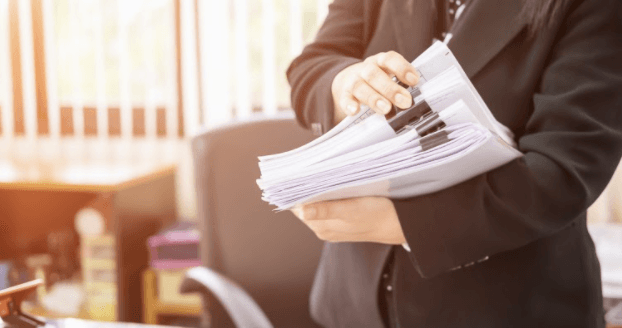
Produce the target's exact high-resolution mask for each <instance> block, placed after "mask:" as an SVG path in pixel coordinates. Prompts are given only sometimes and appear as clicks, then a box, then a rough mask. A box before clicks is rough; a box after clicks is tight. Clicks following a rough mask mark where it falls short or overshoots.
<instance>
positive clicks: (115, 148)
mask: <svg viewBox="0 0 622 328" xmlns="http://www.w3.org/2000/svg"><path fill="white" fill-rule="evenodd" d="M5 142H7V143H8V144H4V143H5ZM71 142H75V140H60V141H58V144H55V143H51V142H50V143H45V142H44V141H41V140H40V141H37V143H29V142H28V140H22V139H15V140H10V141H0V149H3V150H6V151H3V152H2V153H0V171H1V172H2V174H0V208H2V211H3V218H2V220H3V222H6V223H8V224H7V225H6V227H7V229H0V259H4V258H9V257H10V258H13V257H14V256H15V254H24V253H41V252H43V251H45V243H46V239H47V234H48V232H49V231H53V230H58V229H62V228H73V227H74V216H75V214H76V213H77V211H78V210H79V209H81V208H83V207H84V206H86V205H88V204H89V202H91V201H93V200H94V199H96V198H98V197H107V199H109V202H108V204H107V209H108V212H107V213H106V214H105V215H104V217H105V220H106V222H105V223H106V232H107V233H110V234H112V235H113V236H114V238H115V241H116V244H115V254H116V260H115V261H116V271H117V282H116V285H117V302H118V303H117V305H116V307H117V311H118V312H117V313H118V316H117V319H119V320H124V321H133V322H139V321H140V320H141V317H142V315H141V311H142V306H141V300H140V298H141V295H142V292H141V283H140V281H141V278H140V277H141V275H140V274H141V272H142V271H143V270H144V269H146V268H147V267H148V261H149V255H148V250H147V246H146V240H147V237H148V236H150V235H152V234H154V233H156V232H157V231H158V230H159V229H161V228H162V227H163V226H165V225H167V224H170V223H171V222H170V221H171V220H172V219H173V218H174V217H175V215H176V208H175V172H176V164H175V162H173V161H171V160H170V159H167V158H166V156H164V154H166V153H167V152H171V149H172V148H173V147H170V145H171V144H170V143H169V141H162V142H157V143H147V142H142V141H140V140H134V141H123V140H119V141H118V142H117V141H115V140H109V142H106V143H105V145H102V144H101V143H99V141H98V140H96V139H95V140H81V141H79V142H81V143H82V145H81V146H79V147H77V146H76V145H75V144H72V143H71ZM44 146H45V147H49V148H50V149H45V150H46V151H45V152H44V151H43V150H41V151H30V152H26V153H28V154H33V155H32V156H30V155H28V156H26V155H24V154H23V153H22V152H20V151H21V150H20V149H24V148H36V149H40V148H44ZM173 146H174V147H176V146H177V145H175V144H173ZM37 147H39V148H37ZM91 149H97V151H98V152H104V154H108V155H110V156H101V157H96V156H90V155H89V154H90V152H89V151H90V150H91ZM144 149H150V151H151V152H153V153H155V154H161V156H160V155H159V157H155V156H154V157H143V156H142V155H141V154H142V153H144ZM41 153H45V154H48V155H46V156H42V155H39V154H41ZM68 153H69V154H70V156H71V157H70V158H69V159H68V158H67V156H69V155H67V154H68ZM75 158H78V160H76V159H75ZM70 159H74V160H70Z"/></svg>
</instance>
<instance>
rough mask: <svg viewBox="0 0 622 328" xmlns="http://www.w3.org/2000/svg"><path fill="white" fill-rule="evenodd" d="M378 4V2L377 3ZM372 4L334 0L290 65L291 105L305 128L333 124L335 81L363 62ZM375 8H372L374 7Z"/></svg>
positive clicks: (325, 128) (328, 127) (356, 0)
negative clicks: (309, 39) (343, 72)
mask: <svg viewBox="0 0 622 328" xmlns="http://www.w3.org/2000/svg"><path fill="white" fill-rule="evenodd" d="M376 2H379V1H376ZM368 3H369V1H361V0H335V1H334V2H333V3H332V4H331V5H330V7H329V12H328V16H327V18H326V20H325V21H324V24H323V25H322V27H321V28H320V30H319V32H318V33H317V36H316V39H315V41H314V42H312V43H311V44H309V45H307V46H306V47H305V48H304V50H303V51H302V54H301V55H300V56H298V57H297V58H296V59H294V61H293V62H292V63H291V65H290V66H289V68H288V70H287V78H288V81H289V83H290V85H291V87H292V91H291V103H292V107H293V108H294V110H295V111H296V117H297V119H298V121H299V122H300V123H301V124H302V125H303V126H305V127H307V128H310V127H311V125H312V124H318V123H319V124H321V126H322V131H323V132H326V131H327V130H329V129H330V128H331V127H332V126H333V124H334V122H333V116H334V103H333V96H332V92H331V85H332V82H333V79H334V78H335V76H336V75H337V73H339V72H340V71H341V70H343V69H344V68H346V67H348V66H350V65H352V64H354V63H357V62H359V61H361V60H362V57H363V55H364V52H365V48H366V40H365V39H366V37H365V34H366V31H367V29H368V28H369V26H368V25H369V22H368V21H366V19H365V16H366V15H367V14H368V13H369V10H370V9H372V10H373V9H374V8H369V6H368V5H367V4H368ZM372 7H373V6H372Z"/></svg>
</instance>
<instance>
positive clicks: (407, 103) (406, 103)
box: [395, 93, 410, 108]
mask: <svg viewBox="0 0 622 328" xmlns="http://www.w3.org/2000/svg"><path fill="white" fill-rule="evenodd" d="M395 102H396V103H397V104H399V106H400V107H402V108H406V107H409V106H410V101H408V98H406V97H404V96H403V95H402V94H401V93H398V94H396V95H395Z"/></svg>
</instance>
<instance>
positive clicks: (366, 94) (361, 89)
mask: <svg viewBox="0 0 622 328" xmlns="http://www.w3.org/2000/svg"><path fill="white" fill-rule="evenodd" d="M352 80H353V81H354V82H351V83H349V85H348V87H347V88H346V93H350V95H352V96H353V97H354V98H355V99H356V100H358V101H359V102H360V103H362V104H365V105H367V106H369V107H370V108H371V109H373V110H374V111H376V112H377V113H380V114H382V115H386V114H388V113H389V111H391V102H390V101H389V100H388V99H386V98H385V97H383V96H382V95H380V94H379V93H378V91H376V90H375V89H374V88H372V87H371V86H370V85H369V84H367V82H366V81H365V80H363V79H362V78H361V77H360V76H353V78H352ZM350 85H351V86H350Z"/></svg>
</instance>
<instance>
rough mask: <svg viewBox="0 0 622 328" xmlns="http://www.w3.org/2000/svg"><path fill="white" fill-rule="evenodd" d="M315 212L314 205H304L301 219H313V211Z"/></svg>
mask: <svg viewBox="0 0 622 328" xmlns="http://www.w3.org/2000/svg"><path fill="white" fill-rule="evenodd" d="M316 212H317V210H316V209H315V207H313V206H305V207H304V212H303V214H302V219H303V220H313V219H315V213H316Z"/></svg>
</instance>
